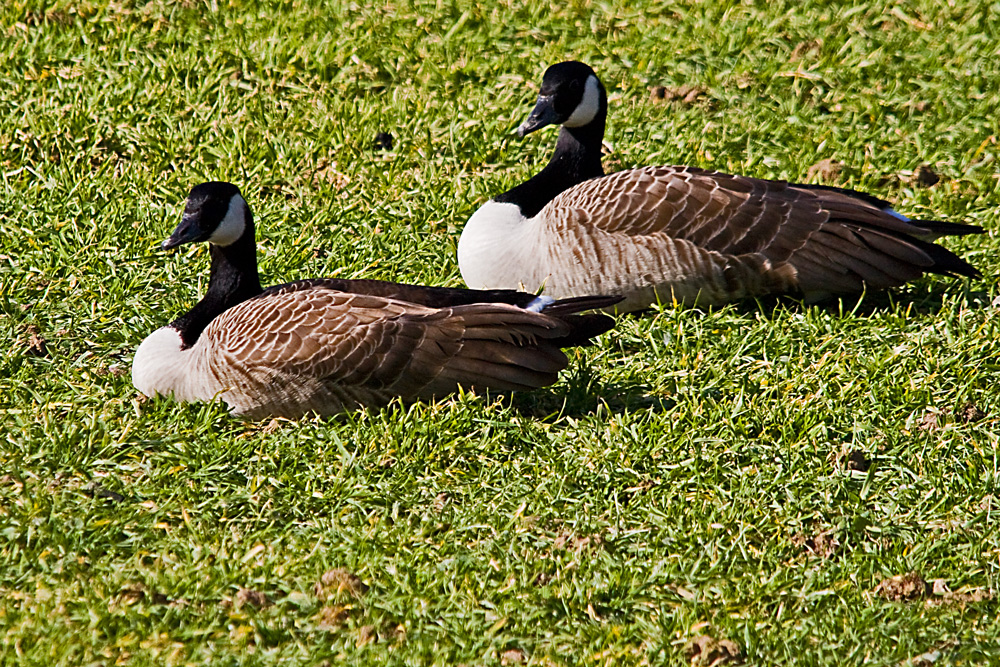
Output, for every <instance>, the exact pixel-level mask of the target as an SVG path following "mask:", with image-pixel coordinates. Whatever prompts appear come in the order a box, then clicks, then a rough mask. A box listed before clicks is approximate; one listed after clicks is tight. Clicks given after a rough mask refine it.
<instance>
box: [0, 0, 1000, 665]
mask: <svg viewBox="0 0 1000 667" xmlns="http://www.w3.org/2000/svg"><path fill="white" fill-rule="evenodd" d="M522 5H523V6H522ZM998 12H1000V6H998V5H996V4H995V3H994V5H993V6H990V5H989V4H988V3H986V4H983V3H979V4H976V3H962V2H955V3H950V4H949V3H944V2H931V1H918V2H915V3H912V2H911V3H901V4H892V3H869V4H862V5H858V6H854V7H849V6H847V5H845V4H844V3H836V2H829V3H827V2H805V3H801V2H794V3H792V2H782V1H778V2H769V3H742V4H731V3H721V2H719V3H714V2H645V1H643V2H624V1H623V0H612V1H611V2H606V3H592V2H568V3H561V4H559V3H556V4H549V3H498V4H483V3H476V4H473V3H468V2H464V1H462V2H451V3H441V2H397V1H395V0H391V1H390V2H387V3H381V4H377V5H374V6H371V7H363V6H360V5H359V4H358V3H338V2H334V3H316V2H286V3H279V2H270V3H265V2H254V3H249V2H246V3H244V2H224V1H221V0H220V1H218V2H215V1H212V2H155V1H154V2H149V3H142V2H139V3H135V2H130V1H128V0H126V1H124V2H115V3H110V2H104V1H95V2H69V1H62V2H48V3H42V2H34V1H29V2H13V3H4V4H3V5H2V8H0V37H2V39H0V108H2V109H3V110H4V111H3V113H2V114H0V179H2V181H0V331H2V333H3V336H4V339H5V340H6V341H7V344H6V345H5V346H4V349H3V351H2V352H0V415H2V421H0V428H2V429H3V436H2V439H0V664H24V665H111V664H131V665H164V664H207V663H211V664H246V665H272V664H282V665H319V664H324V663H328V664H338V663H340V662H344V661H347V662H350V663H365V664H371V663H379V662H382V663H393V664H467V665H496V664H507V665H515V664H537V665H548V664H600V665H620V664H643V663H649V664H681V663H688V662H689V660H690V658H689V654H690V652H691V651H690V650H689V648H688V647H689V646H690V645H691V644H692V640H694V639H695V638H696V637H698V636H700V635H709V636H711V637H713V638H715V639H717V640H728V641H731V642H734V643H735V645H737V646H738V647H739V651H740V653H741V654H742V656H743V658H744V659H745V660H746V661H747V662H749V663H751V664H761V665H764V664H782V663H784V664H787V663H792V662H795V663H796V664H831V665H840V664H861V663H865V662H867V663H869V664H884V665H896V664H899V663H901V662H903V661H907V660H909V659H911V658H915V657H917V656H920V655H922V654H926V655H925V659H931V658H928V657H927V656H931V657H932V658H933V659H934V660H936V662H934V664H935V665H942V664H986V663H989V662H991V661H1000V648H998V647H1000V621H998V620H997V619H998V616H1000V604H998V602H997V600H996V590H997V588H998V584H1000V530H998V517H1000V514H998V513H1000V492H998V487H1000V478H998V475H1000V468H998V462H997V444H998V443H997V441H998V435H997V432H998V429H997V427H998V424H1000V420H998V416H1000V396H998V391H997V386H998V379H1000V363H998V361H997V360H998V358H1000V342H998V340H1000V336H998V333H1000V331H998V329H1000V317H998V315H997V307H998V306H997V304H998V301H997V299H998V296H1000V293H998V290H997V288H996V285H995V276H996V274H997V270H998V262H997V260H996V256H995V254H994V253H995V252H996V251H997V249H998V244H997V241H996V239H995V236H994V233H993V230H994V229H996V220H995V211H996V204H997V201H998V195H1000V191H998V190H1000V187H998V181H1000V178H998V169H997V162H996V157H997V152H998V148H997V136H998V126H997V119H998V118H1000V104H998V97H997V94H996V91H997V89H998V86H1000V60H998V58H997V49H998V44H1000V23H998V22H997V21H996V20H995V19H994V18H993V17H995V16H996V15H997V14H998ZM568 57H573V58H578V59H581V60H585V61H587V62H588V63H589V64H591V65H593V66H594V67H595V68H596V69H597V70H598V71H599V73H600V74H601V76H602V78H603V80H604V81H605V83H606V85H607V86H608V88H609V91H610V93H611V100H612V102H611V103H612V109H611V114H610V118H609V131H608V137H607V142H608V146H609V155H608V158H607V163H608V165H609V166H610V167H612V168H621V167H624V166H628V165H633V164H651V163H676V164H692V165H697V166H702V167H709V168H715V169H721V170H726V171H738V172H741V173H748V174H751V175H754V176H761V177H770V178H787V179H794V180H806V179H808V178H812V179H816V178H818V176H816V175H813V176H809V167H810V166H812V165H814V164H816V163H817V162H819V161H820V160H824V159H834V160H837V161H838V162H840V163H841V168H840V171H839V173H836V174H832V175H829V176H828V177H827V178H829V179H830V180H829V182H830V183H832V184H836V185H841V186H845V187H854V188H859V189H864V190H867V191H870V192H872V193H874V194H877V195H879V196H882V197H885V198H888V199H890V200H892V201H893V202H895V203H896V205H897V208H898V209H899V210H900V211H901V212H903V213H906V214H908V215H911V216H913V217H921V218H936V219H946V220H950V221H955V222H965V223H970V224H979V225H982V226H984V227H986V228H987V230H989V232H990V233H989V234H988V235H986V236H979V237H974V238H966V239H959V240H955V239H949V240H947V241H946V244H947V245H948V247H950V248H952V249H954V250H955V251H956V252H959V253H960V254H961V255H962V256H964V257H966V258H968V259H969V260H970V261H971V262H973V263H974V264H975V265H977V266H978V267H979V268H980V269H981V270H982V271H983V273H984V278H983V279H981V280H972V281H958V280H949V279H943V278H927V279H924V280H921V281H919V282H917V283H916V284H914V285H912V286H910V287H908V288H906V289H903V290H898V291H895V292H893V293H891V294H880V295H878V294H877V295H871V294H870V295H865V297H864V298H862V299H860V300H845V301H843V302H840V303H834V304H821V305H818V306H806V305H803V304H800V303H797V302H795V301H780V302H767V303H747V304H740V305H738V306H732V307H727V308H721V309H716V310H713V311H703V310H698V309H675V308H673V307H672V305H670V304H664V305H663V306H662V307H661V308H659V309H657V310H656V311H655V312H653V313H650V314H648V315H646V316H639V317H626V318H622V319H621V320H620V322H619V326H618V327H617V329H616V330H615V331H614V332H612V333H611V334H608V335H606V336H604V337H602V339H601V340H600V341H599V344H598V345H597V346H595V347H594V348H591V349H588V350H584V351H578V352H575V353H573V355H572V356H573V357H574V361H573V366H572V367H571V369H570V370H569V371H567V372H566V373H565V375H564V377H563V379H562V380H561V381H560V382H559V383H558V384H557V385H555V386H554V387H552V388H549V389H545V390H541V391H537V392H534V393H531V394H525V395H517V396H514V397H505V398H504V397H502V398H499V399H495V398H491V397H484V396H473V395H464V396H456V397H453V398H450V399H447V400H442V401H440V402H438V403H433V404H426V403H423V404H416V405H413V406H404V405H392V406H390V407H389V408H387V409H385V410H382V411H374V412H367V411H363V412H359V413H356V414H350V415H345V416H343V417H340V418H337V419H333V420H330V421H320V420H304V421H302V422H297V423H291V422H280V423H279V422H276V423H273V424H267V423H259V424H258V423H249V424H248V423H243V422H240V421H238V420H236V419H234V418H232V417H230V416H228V415H227V414H226V413H225V411H224V409H223V408H222V407H221V406H219V405H187V406H184V405H178V404H175V403H172V402H170V401H165V400H156V401H152V402H144V401H140V400H138V398H137V395H136V393H135V391H134V390H133V389H132V387H131V384H130V382H129V378H128V367H129V364H130V360H131V353H132V351H133V350H134V349H135V347H136V345H137V344H138V343H139V341H140V340H141V339H142V338H143V336H145V335H146V334H147V333H148V332H150V331H151V330H153V329H154V328H156V327H158V326H160V325H161V324H163V323H164V322H165V321H167V320H168V319H169V318H171V317H172V316H173V315H174V314H176V313H178V312H180V311H181V310H182V309H184V308H186V307H188V306H189V305H190V304H191V303H193V302H194V301H195V300H196V299H197V298H198V296H199V294H200V293H201V290H202V289H203V287H204V285H205V282H206V279H207V261H206V259H207V257H206V253H205V250H204V248H198V249H190V250H185V251H183V252H180V253H177V254H161V253H159V252H157V251H156V245H157V243H158V242H159V241H160V240H162V238H164V237H165V236H166V235H167V234H168V233H169V232H170V230H171V228H172V227H173V225H174V224H175V223H176V221H177V217H178V215H179V212H180V208H179V205H180V203H181V202H182V200H183V197H184V196H185V195H186V193H187V191H188V189H189V188H190V187H191V186H192V185H194V184H195V183H197V182H200V181H202V180H206V179H210V178H211V179H225V180H231V181H233V182H235V183H237V184H238V185H240V187H241V188H242V189H243V192H244V193H245V195H246V196H247V198H248V200H249V201H250V204H251V206H252V207H253V208H254V210H255V212H256V214H257V220H258V230H259V232H258V235H259V237H260V251H259V252H260V255H261V269H262V271H263V273H264V278H265V280H264V282H265V284H267V283H274V282H283V281H287V280H293V279H296V278H301V277H312V276H321V275H327V276H329V275H339V276H344V277H357V276H364V277H374V278H388V279H393V280H401V281H409V282H425V283H430V284H448V285H458V284H460V281H459V277H458V271H457V265H456V262H455V244H456V242H457V238H458V234H459V232H460V230H461V228H462V225H463V223H464V221H465V220H466V219H467V217H468V216H469V215H470V214H471V212H472V211H473V210H475V208H476V207H477V206H478V205H479V204H481V203H482V202H483V201H485V200H486V199H487V198H488V197H489V196H490V195H491V194H493V193H497V192H500V191H502V190H504V189H506V188H508V187H509V186H511V185H512V184H515V183H517V182H520V181H522V180H524V179H525V178H526V177H528V176H529V175H530V174H531V173H533V171H534V170H536V169H538V168H539V166H540V165H541V164H542V163H543V162H544V160H545V159H546V156H547V154H548V152H549V151H550V150H551V148H552V145H553V140H554V136H553V133H552V132H540V133H538V134H537V135H533V136H532V137H530V138H529V139H527V140H524V141H521V140H518V139H516V137H515V136H514V135H513V134H512V130H513V128H514V127H516V126H517V124H518V123H519V122H520V121H521V120H522V119H523V117H524V115H525V114H526V113H527V112H528V110H529V109H530V106H531V103H532V101H533V97H534V94H535V92H536V86H537V81H538V80H539V78H540V75H541V73H542V71H543V70H544V68H545V67H546V66H547V65H548V64H551V63H553V62H556V61H559V60H563V59H565V58H568ZM656 86H662V87H664V88H665V89H666V90H665V91H662V93H663V95H662V96H663V97H664V98H665V99H663V100H661V99H659V96H658V95H656V94H652V95H651V92H650V91H651V89H652V88H654V87H656ZM685 86H686V87H687V89H685V90H684V92H683V94H682V95H676V94H675V93H676V91H678V90H680V89H681V88H682V87H685ZM692 89H693V90H694V92H693V93H692V92H691V91H692ZM671 97H676V98H677V99H674V100H670V99H669V98H671ZM379 132H388V133H391V134H392V136H393V139H394V146H393V149H392V150H389V151H386V150H382V149H379V148H377V147H376V145H375V136H376V134H377V133H379ZM922 165H926V166H928V167H929V168H930V169H931V170H932V171H934V172H935V173H936V174H937V175H938V176H939V177H940V181H939V182H938V183H936V184H935V185H933V186H931V187H921V186H920V185H919V184H918V182H917V181H916V180H915V179H914V177H913V174H914V172H915V171H916V170H917V169H918V168H919V167H921V166H922ZM42 341H44V344H43V343H42ZM852 453H853V454H852ZM331 570H337V572H334V573H333V574H331V575H328V577H327V579H326V582H327V583H326V584H325V585H324V584H321V585H320V586H319V587H317V584H320V582H321V580H322V578H323V575H324V573H326V572H329V571H331ZM911 571H916V572H918V573H920V574H921V575H922V576H923V578H924V579H925V580H926V581H927V582H928V584H929V588H930V587H933V584H932V583H931V582H933V581H934V580H943V582H944V584H946V585H947V587H948V588H949V589H950V590H951V591H952V592H951V593H950V594H949V593H947V592H945V589H944V588H942V583H941V582H939V583H938V586H937V593H934V592H928V593H927V595H926V596H925V597H923V598H921V599H915V600H909V601H890V600H886V599H883V597H882V596H880V595H879V594H877V593H876V592H875V588H876V586H877V585H878V584H879V583H880V582H881V581H883V580H884V579H886V578H887V577H890V576H892V575H898V574H905V573H907V572H911ZM348 573H351V574H354V575H356V576H357V577H359V578H360V582H361V583H362V584H363V585H359V584H358V582H357V581H356V580H355V579H353V578H352V577H350V576H348ZM247 590H249V591H251V593H248V592H246V591H247ZM697 659H698V658H697V657H696V658H695V660H697ZM706 664H707V663H706Z"/></svg>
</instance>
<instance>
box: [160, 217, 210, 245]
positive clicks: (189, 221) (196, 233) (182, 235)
mask: <svg viewBox="0 0 1000 667" xmlns="http://www.w3.org/2000/svg"><path fill="white" fill-rule="evenodd" d="M202 234H203V232H202V231H201V227H199V226H198V217H197V216H195V215H191V214H188V213H185V214H184V216H183V217H182V218H181V223H180V224H179V225H177V227H176V228H175V229H174V232H173V234H171V235H170V238H168V239H167V240H166V241H164V242H163V243H162V244H160V249H161V250H170V249H171V248H176V247H177V246H179V245H184V244H185V243H192V242H194V241H197V240H198V239H200V238H201V237H202Z"/></svg>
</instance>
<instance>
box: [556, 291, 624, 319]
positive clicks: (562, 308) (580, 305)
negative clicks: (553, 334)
mask: <svg viewBox="0 0 1000 667" xmlns="http://www.w3.org/2000/svg"><path fill="white" fill-rule="evenodd" d="M624 298H625V297H623V296H575V297H573V298H571V299H559V300H558V301H553V302H552V303H550V304H549V305H547V306H545V307H544V308H542V312H543V313H545V314H546V315H551V316H552V317H562V316H563V315H572V314H574V313H582V312H583V311H585V310H600V309H601V308H608V307H610V306H613V305H615V304H616V303H618V302H620V301H621V300H623V299H624Z"/></svg>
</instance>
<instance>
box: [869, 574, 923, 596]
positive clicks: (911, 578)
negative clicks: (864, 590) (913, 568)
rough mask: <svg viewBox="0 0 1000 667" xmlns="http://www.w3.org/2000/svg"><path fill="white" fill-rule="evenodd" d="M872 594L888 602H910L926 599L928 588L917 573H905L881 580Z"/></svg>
mask: <svg viewBox="0 0 1000 667" xmlns="http://www.w3.org/2000/svg"><path fill="white" fill-rule="evenodd" d="M873 592H874V593H875V595H877V596H879V597H880V598H883V599H885V600H889V601H890V602H910V601H912V600H918V599H921V598H924V597H926V596H927V594H928V593H929V592H930V586H928V585H927V582H926V581H924V578H923V577H921V576H920V574H919V573H917V572H907V573H906V574H897V575H896V576H894V577H889V578H888V579H884V580H882V581H881V582H880V583H879V585H878V586H876V587H875V590H874V591H873Z"/></svg>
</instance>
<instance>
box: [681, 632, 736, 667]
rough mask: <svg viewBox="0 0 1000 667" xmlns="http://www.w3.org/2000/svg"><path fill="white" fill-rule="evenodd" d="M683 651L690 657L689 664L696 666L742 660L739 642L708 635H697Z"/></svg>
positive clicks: (710, 665) (705, 666)
mask: <svg viewBox="0 0 1000 667" xmlns="http://www.w3.org/2000/svg"><path fill="white" fill-rule="evenodd" d="M684 652H685V653H687V656H688V657H689V658H690V659H691V664H692V665H696V666H697V667H716V666H717V665H726V664H737V663H741V662H743V656H742V652H741V651H740V647H739V644H737V643H736V642H734V641H731V640H729V639H716V638H715V637H710V636H709V635H699V636H697V637H695V638H694V639H692V640H691V641H689V642H688V643H687V646H686V647H685V648H684Z"/></svg>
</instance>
